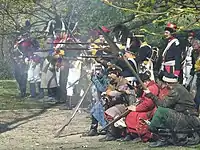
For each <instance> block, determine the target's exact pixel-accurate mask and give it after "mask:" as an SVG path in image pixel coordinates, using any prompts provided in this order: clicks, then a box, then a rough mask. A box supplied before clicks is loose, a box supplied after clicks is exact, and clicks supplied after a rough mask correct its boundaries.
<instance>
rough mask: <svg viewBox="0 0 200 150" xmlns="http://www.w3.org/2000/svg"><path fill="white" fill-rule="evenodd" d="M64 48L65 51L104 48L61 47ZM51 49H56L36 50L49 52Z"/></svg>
mask: <svg viewBox="0 0 200 150" xmlns="http://www.w3.org/2000/svg"><path fill="white" fill-rule="evenodd" d="M61 49H62V50H65V51H83V50H88V51H89V50H92V49H96V50H104V49H103V48H87V47H85V48H84V47H82V48H76V47H72V48H71V47H69V48H68V47H65V48H61ZM49 51H54V49H53V48H52V49H39V50H36V51H35V52H49Z"/></svg>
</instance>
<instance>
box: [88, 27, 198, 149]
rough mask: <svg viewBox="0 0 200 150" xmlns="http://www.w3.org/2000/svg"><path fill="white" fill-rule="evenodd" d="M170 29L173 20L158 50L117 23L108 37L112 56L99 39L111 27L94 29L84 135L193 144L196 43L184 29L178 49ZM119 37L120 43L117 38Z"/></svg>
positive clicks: (153, 144) (195, 138) (195, 132)
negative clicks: (91, 99) (89, 104)
mask: <svg viewBox="0 0 200 150" xmlns="http://www.w3.org/2000/svg"><path fill="white" fill-rule="evenodd" d="M119 28H120V29H119ZM121 29H122V30H121ZM176 29H177V27H176V25H175V24H172V23H168V24H167V25H166V27H165V30H164V36H165V38H166V40H167V44H166V47H165V48H164V50H163V51H162V52H159V51H158V48H157V47H152V46H150V45H149V44H147V43H146V42H145V41H144V38H143V37H142V36H141V35H134V34H129V35H128V36H126V35H123V28H122V27H118V29H114V30H115V31H116V30H121V31H120V32H117V33H115V36H116V35H117V36H118V37H117V36H116V37H115V36H114V38H113V43H115V44H116V45H117V46H118V48H119V50H120V51H119V54H118V55H117V56H116V55H113V53H112V46H110V47H109V44H110V43H109V42H108V43H107V41H106V40H105V39H107V38H104V36H105V35H109V34H110V33H111V32H112V31H110V30H108V29H107V28H105V27H102V31H104V33H105V34H102V32H97V33H98V34H99V38H101V40H99V41H101V44H102V45H101V44H100V45H99V44H96V45H95V44H93V45H92V47H93V48H94V50H93V52H92V54H94V55H95V56H96V57H95V60H96V62H97V63H96V64H94V67H93V71H92V75H91V80H92V82H93V83H94V86H95V88H96V94H94V96H96V98H95V100H96V103H95V104H94V105H93V108H92V110H91V119H92V122H91V127H90V131H89V132H88V133H87V134H85V135H87V136H95V135H98V134H105V137H103V138H102V139H100V141H112V140H118V141H132V142H134V143H136V142H140V141H142V142H151V143H150V145H149V146H151V147H159V146H166V145H180V146H183V145H194V144H199V142H200V119H199V102H200V101H199V100H200V97H199V93H200V91H199V86H200V84H199V79H200V78H199V71H200V66H199V61H200V57H199V56H200V55H199V54H200V47H199V46H200V42H199V40H197V39H196V38H195V33H194V32H193V31H188V35H187V37H186V38H187V41H186V42H187V44H185V47H184V49H183V46H181V42H180V41H179V39H178V38H177V37H176ZM124 33H125V32H124ZM111 34H112V33H111ZM124 36H126V38H125V39H126V41H125V42H123V41H122V40H120V38H121V39H122V38H123V37H124ZM95 42H97V40H96V41H94V43H95ZM103 43H106V44H108V46H105V45H106V44H105V45H104V44H103ZM95 49H96V51H95ZM97 49H99V50H97ZM94 51H95V52H94ZM110 55H112V57H108V56H110ZM159 55H160V58H161V61H160V62H159V61H158V57H159ZM123 58H125V59H127V60H128V63H129V65H127V63H126V62H125V60H124V59H123ZM158 63H160V67H159V70H157V71H156V69H155V67H154V66H156V65H158ZM132 70H134V72H135V73H137V75H138V76H139V77H138V76H137V75H136V74H135V73H134V72H133V71H132ZM155 72H157V73H155ZM139 80H141V81H142V84H141V82H139ZM194 91H195V92H194ZM126 112H127V113H126ZM124 114H125V115H124ZM98 124H100V125H101V126H102V128H103V129H102V130H100V131H101V132H98V130H97V129H98Z"/></svg>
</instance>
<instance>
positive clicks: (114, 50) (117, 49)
mask: <svg viewBox="0 0 200 150" xmlns="http://www.w3.org/2000/svg"><path fill="white" fill-rule="evenodd" d="M99 30H100V32H101V34H102V35H103V36H104V38H105V40H106V41H107V42H108V44H109V46H110V48H111V50H113V53H114V54H116V55H119V52H120V49H119V48H118V47H117V45H116V44H115V43H114V42H113V41H112V39H111V38H110V37H109V36H108V35H107V34H106V33H105V32H104V31H103V30H102V29H101V27H99ZM122 58H123V60H124V61H125V63H126V64H127V66H128V67H129V69H130V70H131V71H132V73H133V75H134V76H135V77H136V79H137V80H138V82H139V83H140V84H141V86H142V88H143V89H144V90H146V89H147V88H146V86H145V85H144V83H143V82H142V80H141V79H140V77H139V76H138V74H137V73H136V71H135V70H134V69H133V67H132V66H131V65H130V63H129V61H128V60H127V58H126V57H125V56H122ZM130 112H131V111H130V110H126V111H125V112H124V113H122V114H121V115H120V116H119V117H117V118H116V119H114V120H113V121H112V122H110V123H109V124H107V125H106V126H105V127H104V128H103V129H101V130H100V132H102V131H103V130H105V129H107V128H108V127H109V126H110V125H113V124H114V123H115V122H116V121H118V120H120V119H121V118H123V117H125V116H127V115H128V114H129V113H130Z"/></svg>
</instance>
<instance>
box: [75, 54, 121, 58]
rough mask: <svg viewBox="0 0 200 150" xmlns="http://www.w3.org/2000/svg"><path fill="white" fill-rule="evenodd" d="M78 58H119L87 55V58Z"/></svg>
mask: <svg viewBox="0 0 200 150" xmlns="http://www.w3.org/2000/svg"><path fill="white" fill-rule="evenodd" d="M78 57H81V58H117V56H112V55H100V56H90V55H87V56H78Z"/></svg>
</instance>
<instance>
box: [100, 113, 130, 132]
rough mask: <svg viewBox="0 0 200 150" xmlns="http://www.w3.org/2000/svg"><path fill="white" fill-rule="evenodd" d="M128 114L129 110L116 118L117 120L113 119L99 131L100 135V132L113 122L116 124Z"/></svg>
mask: <svg viewBox="0 0 200 150" xmlns="http://www.w3.org/2000/svg"><path fill="white" fill-rule="evenodd" d="M130 112H131V110H126V111H125V112H124V113H122V114H121V115H120V116H118V117H117V118H115V119H114V120H112V121H111V122H110V123H108V124H107V125H106V126H105V127H104V128H102V129H101V130H99V133H101V132H102V131H104V130H106V129H107V128H108V127H110V126H111V125H113V124H114V123H115V122H117V121H118V120H120V119H121V118H123V117H126V116H127V115H128V114H129V113H130Z"/></svg>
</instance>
